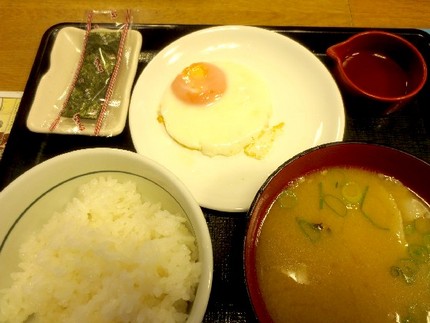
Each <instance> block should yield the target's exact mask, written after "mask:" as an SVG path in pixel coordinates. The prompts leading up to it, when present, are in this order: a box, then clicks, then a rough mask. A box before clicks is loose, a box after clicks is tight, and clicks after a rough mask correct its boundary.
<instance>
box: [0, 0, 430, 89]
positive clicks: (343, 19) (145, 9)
mask: <svg viewBox="0 0 430 323" xmlns="http://www.w3.org/2000/svg"><path fill="white" fill-rule="evenodd" d="M89 9H133V12H134V16H135V22H137V23H148V24H244V25H272V26H274V25H279V26H339V27H399V28H406V27H413V28H430V3H429V0H376V1H375V0H267V1H266V0H264V1H263V0H260V1H258V0H230V1H221V0H209V1H208V0H206V1H205V0H139V1H136V0H133V1H132V0H129V1H127V0H104V1H101V0H86V1H83V0H71V1H70V0H56V1H54V0H44V1H34V0H1V3H0V15H1V22H2V30H1V32H0V62H1V63H0V91H23V90H24V87H25V84H26V82H27V78H28V75H29V73H30V69H31V66H32V64H33V61H34V58H35V55H36V51H37V48H38V46H39V43H40V40H41V37H42V35H43V33H44V32H45V31H46V30H47V29H48V28H49V27H50V26H52V25H54V24H57V23H60V22H81V21H84V17H85V12H86V11H87V10H89Z"/></svg>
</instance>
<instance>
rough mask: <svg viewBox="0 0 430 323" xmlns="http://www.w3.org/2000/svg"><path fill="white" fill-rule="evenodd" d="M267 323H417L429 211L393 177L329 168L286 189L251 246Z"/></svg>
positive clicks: (425, 295)
mask: <svg viewBox="0 0 430 323" xmlns="http://www.w3.org/2000/svg"><path fill="white" fill-rule="evenodd" d="M256 254H257V256H256V258H257V259H256V262H257V271H258V280H259V284H260V288H261V292H262V296H263V299H264V301H265V304H266V307H267V309H268V312H269V313H270V315H271V317H272V318H273V320H274V321H275V322H283V321H284V322H377V323H382V322H427V318H428V317H430V286H429V285H430V271H429V266H430V209H429V206H428V205H427V204H426V203H425V202H424V201H423V200H421V199H420V197H418V196H417V195H415V194H414V193H413V192H411V191H410V190H409V189H408V188H406V187H405V186H404V185H402V183H400V182H399V181H397V180H396V179H394V178H392V177H388V176H384V175H381V174H376V173H373V172H369V171H366V170H362V169H355V168H330V169H326V170H322V171H318V172H314V173H311V174H308V175H306V176H305V177H302V178H300V179H298V180H297V181H295V182H293V183H290V184H289V185H288V186H287V187H286V188H285V190H284V191H283V192H281V193H280V194H279V195H278V197H277V198H276V200H275V201H274V203H273V204H272V206H271V208H270V210H269V211H268V214H267V216H266V219H265V220H264V223H263V224H262V228H261V233H260V237H259V241H258V245H257V251H256Z"/></svg>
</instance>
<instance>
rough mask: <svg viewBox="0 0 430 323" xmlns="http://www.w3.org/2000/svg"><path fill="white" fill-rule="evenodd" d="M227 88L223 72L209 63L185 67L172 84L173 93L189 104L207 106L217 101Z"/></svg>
mask: <svg viewBox="0 0 430 323" xmlns="http://www.w3.org/2000/svg"><path fill="white" fill-rule="evenodd" d="M226 88H227V81H226V77H225V74H224V72H223V71H222V70H221V69H220V68H218V67H217V66H215V65H213V64H210V63H204V62H199V63H194V64H191V65H190V66H188V67H186V68H185V69H184V70H183V71H182V72H181V73H180V74H179V75H178V76H177V77H176V78H175V80H174V81H173V82H172V91H173V93H174V94H175V95H176V96H177V97H178V98H179V99H180V100H182V101H184V102H186V103H189V104H196V105H208V104H210V103H213V102H214V101H216V100H218V99H219V98H220V97H221V96H222V95H223V94H224V92H225V90H226Z"/></svg>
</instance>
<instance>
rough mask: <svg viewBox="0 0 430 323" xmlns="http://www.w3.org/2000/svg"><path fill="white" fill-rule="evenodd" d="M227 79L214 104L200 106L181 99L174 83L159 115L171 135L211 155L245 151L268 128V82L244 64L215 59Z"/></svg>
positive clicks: (230, 154)
mask: <svg viewBox="0 0 430 323" xmlns="http://www.w3.org/2000/svg"><path fill="white" fill-rule="evenodd" d="M213 64H215V65H217V66H218V67H219V68H220V69H221V70H222V71H223V72H224V73H225V76H226V79H227V90H226V92H225V93H224V94H223V96H222V97H221V98H220V99H219V100H217V101H215V102H214V103H212V104H209V105H207V106H199V105H192V104H187V103H186V102H184V101H182V100H180V99H178V98H177V97H176V96H175V94H174V93H173V92H172V90H171V88H170V86H169V87H168V89H167V90H166V92H165V93H164V95H163V98H162V100H161V104H160V111H159V114H160V116H161V118H160V119H161V120H162V123H163V124H164V126H165V128H166V131H167V133H168V134H169V136H170V137H171V138H172V139H174V140H175V141H177V142H178V143H179V144H181V145H183V146H185V147H187V148H190V149H195V150H199V151H201V152H202V153H203V154H205V155H208V156H215V155H224V156H232V155H235V154H238V153H240V152H242V151H243V149H244V147H245V146H247V145H248V144H250V143H251V142H252V141H253V140H254V139H255V138H256V137H258V135H259V134H260V133H261V132H262V131H263V130H264V129H265V128H267V127H268V124H269V120H270V117H271V115H272V104H271V98H270V93H269V90H268V87H267V85H266V84H265V82H264V81H263V79H261V78H260V77H259V76H258V75H256V74H255V73H253V72H252V71H251V70H250V69H248V68H246V67H245V66H243V65H240V64H236V63H232V62H213Z"/></svg>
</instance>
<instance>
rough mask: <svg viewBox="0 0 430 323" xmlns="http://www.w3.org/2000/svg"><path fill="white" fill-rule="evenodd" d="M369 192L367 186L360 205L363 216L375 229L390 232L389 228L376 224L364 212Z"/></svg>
mask: <svg viewBox="0 0 430 323" xmlns="http://www.w3.org/2000/svg"><path fill="white" fill-rule="evenodd" d="M368 191H369V186H366V187H365V188H364V191H363V195H362V197H361V200H360V203H359V205H360V212H361V214H362V215H363V216H364V217H365V218H366V219H367V220H368V221H369V222H370V223H371V224H372V225H373V226H374V227H375V228H378V229H380V230H390V229H389V228H387V227H383V226H382V225H380V224H378V223H376V222H375V221H373V219H372V218H371V217H370V216H369V215H368V214H367V213H366V212H364V210H363V204H364V201H365V199H366V196H367V192H368Z"/></svg>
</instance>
